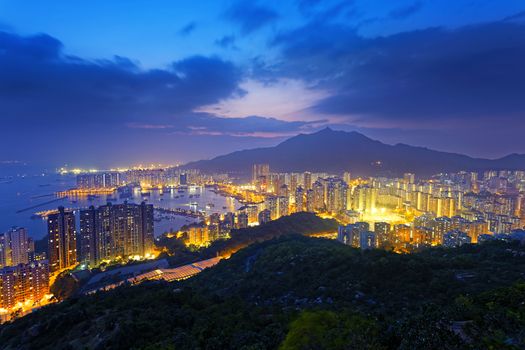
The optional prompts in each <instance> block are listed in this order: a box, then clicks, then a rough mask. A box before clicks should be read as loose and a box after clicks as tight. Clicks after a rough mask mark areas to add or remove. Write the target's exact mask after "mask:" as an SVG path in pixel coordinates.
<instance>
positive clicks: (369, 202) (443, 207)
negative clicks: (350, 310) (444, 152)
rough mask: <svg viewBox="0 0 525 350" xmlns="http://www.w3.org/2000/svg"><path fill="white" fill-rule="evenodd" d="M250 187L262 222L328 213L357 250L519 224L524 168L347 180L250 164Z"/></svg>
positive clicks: (476, 237)
mask: <svg viewBox="0 0 525 350" xmlns="http://www.w3.org/2000/svg"><path fill="white" fill-rule="evenodd" d="M252 185H253V187H254V189H255V191H258V192H260V193H264V194H265V199H264V202H262V203H258V204H257V208H258V210H259V213H261V214H263V211H265V212H266V213H264V216H268V215H269V218H270V220H275V219H278V218H279V217H281V216H284V215H288V214H290V213H293V212H299V211H308V212H315V213H318V214H320V215H322V216H330V217H334V218H336V219H338V220H339V221H340V222H342V223H344V224H345V225H344V226H342V227H341V228H340V230H339V232H338V239H339V240H340V241H342V242H344V243H346V244H350V245H353V246H357V247H363V248H365V249H366V248H369V247H385V248H393V249H396V250H398V251H409V250H411V249H413V248H418V247H422V246H434V245H446V246H456V245H461V244H463V243H476V242H479V241H481V240H483V239H490V237H491V235H498V234H508V233H511V232H512V231H515V230H519V229H522V228H523V227H525V172H524V171H486V172H484V173H483V174H479V173H477V172H459V173H453V174H439V175H436V176H433V177H432V178H430V179H416V176H415V174H412V173H406V174H404V175H403V177H401V178H386V177H371V178H364V179H363V178H355V179H354V178H352V177H351V174H350V173H349V172H346V173H344V174H342V176H334V175H330V174H323V173H310V172H304V173H272V172H270V167H269V166H268V165H267V164H256V165H254V166H253V169H252Z"/></svg>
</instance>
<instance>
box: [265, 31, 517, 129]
mask: <svg viewBox="0 0 525 350" xmlns="http://www.w3.org/2000/svg"><path fill="white" fill-rule="evenodd" d="M333 38H338V40H333ZM273 45H274V47H277V48H279V49H280V50H281V54H282V57H281V63H280V66H279V67H277V68H275V69H274V74H275V75H276V76H280V77H282V76H286V77H290V78H294V79H305V80H306V81H309V82H310V84H312V83H315V84H316V86H317V88H318V89H322V90H324V91H331V92H332V93H331V96H329V97H327V98H325V99H324V100H321V101H320V102H319V103H317V105H316V106H314V107H313V109H314V110H315V111H316V112H317V113H321V114H325V115H326V114H328V115H337V116H342V117H344V118H346V120H347V121H351V122H356V121H358V122H359V123H362V125H367V124H370V123H375V124H378V123H383V125H385V123H387V124H390V125H392V124H396V125H405V126H406V125H415V124H414V123H424V124H430V125H437V124H441V125H443V124H442V123H443V121H445V120H446V121H447V124H446V126H447V127H449V128H453V127H457V126H460V125H462V127H463V130H467V129H468V128H467V127H466V125H468V124H469V123H472V122H481V121H482V120H485V121H487V123H492V125H493V127H506V126H510V125H514V126H516V125H518V124H520V125H522V126H523V124H524V122H523V117H522V113H523V110H525V99H524V98H523V91H525V65H523V62H525V26H524V25H522V24H518V23H509V22H503V21H501V22H495V23H484V24H479V25H471V26H466V27H461V28H458V29H455V30H446V29H443V28H430V29H425V30H419V31H410V32H405V33H400V34H396V35H391V36H385V37H377V38H366V37H362V36H361V35H359V34H358V33H357V32H356V30H355V29H353V28H350V27H347V26H344V25H334V24H327V23H318V22H317V23H314V22H312V23H309V24H308V25H305V26H303V27H300V28H297V29H295V30H292V31H289V32H285V33H281V34H280V35H279V36H277V37H276V38H275V40H274V41H273ZM443 126H444V125H443Z"/></svg>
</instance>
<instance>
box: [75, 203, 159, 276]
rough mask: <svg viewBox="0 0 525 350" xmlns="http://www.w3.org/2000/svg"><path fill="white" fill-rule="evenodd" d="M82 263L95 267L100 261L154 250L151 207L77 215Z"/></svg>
mask: <svg viewBox="0 0 525 350" xmlns="http://www.w3.org/2000/svg"><path fill="white" fill-rule="evenodd" d="M80 237H81V261H82V262H83V263H86V264H89V265H90V266H92V267H93V266H97V265H98V264H99V263H100V262H101V261H102V260H113V259H115V258H117V257H127V256H133V255H140V256H144V255H146V254H148V253H151V252H152V249H153V205H152V204H146V203H144V202H143V203H142V204H130V203H123V204H116V205H113V204H111V203H108V204H107V205H103V206H100V207H98V208H96V209H95V207H90V208H89V209H87V210H82V211H81V212H80Z"/></svg>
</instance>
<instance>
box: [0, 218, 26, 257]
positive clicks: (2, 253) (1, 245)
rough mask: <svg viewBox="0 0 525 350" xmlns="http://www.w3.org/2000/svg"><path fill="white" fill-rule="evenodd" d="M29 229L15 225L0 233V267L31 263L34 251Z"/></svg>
mask: <svg viewBox="0 0 525 350" xmlns="http://www.w3.org/2000/svg"><path fill="white" fill-rule="evenodd" d="M29 243H30V239H29V238H28V237H27V231H26V229H25V228H22V227H13V228H12V229H10V230H9V231H7V232H6V233H1V234H0V267H4V266H16V265H18V264H27V263H29V256H30V255H32V253H33V248H32V247H33V245H30V244H29Z"/></svg>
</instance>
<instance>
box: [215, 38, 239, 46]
mask: <svg viewBox="0 0 525 350" xmlns="http://www.w3.org/2000/svg"><path fill="white" fill-rule="evenodd" d="M215 45H217V46H219V47H222V48H223V49H230V48H231V49H237V47H236V46H235V36H233V35H225V36H223V37H222V38H220V39H217V40H215Z"/></svg>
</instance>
